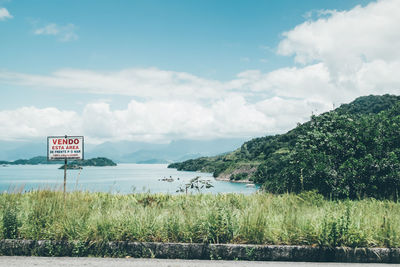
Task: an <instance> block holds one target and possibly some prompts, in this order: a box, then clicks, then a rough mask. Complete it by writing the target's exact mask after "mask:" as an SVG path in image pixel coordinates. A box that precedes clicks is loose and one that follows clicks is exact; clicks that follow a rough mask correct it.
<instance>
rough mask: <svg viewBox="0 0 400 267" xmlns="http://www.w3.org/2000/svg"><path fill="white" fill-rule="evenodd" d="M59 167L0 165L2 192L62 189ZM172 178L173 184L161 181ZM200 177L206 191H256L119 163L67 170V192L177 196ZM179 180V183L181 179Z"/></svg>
mask: <svg viewBox="0 0 400 267" xmlns="http://www.w3.org/2000/svg"><path fill="white" fill-rule="evenodd" d="M59 167H60V166H59V165H14V166H13V165H10V166H7V167H2V166H1V165H0V192H4V191H10V192H15V191H20V190H30V189H38V188H51V189H57V188H60V189H61V188H62V186H63V180H64V171H63V170H59V169H58V168H59ZM170 176H171V177H172V178H173V179H174V181H173V182H165V181H159V179H162V178H164V177H167V178H169V177H170ZM196 176H201V177H202V178H204V179H209V180H210V181H211V183H212V184H213V185H214V187H213V188H210V189H207V190H204V191H203V192H212V193H228V192H233V193H247V194H249V193H252V192H255V191H256V190H257V189H256V188H248V187H246V185H245V184H238V183H230V182H222V181H216V180H215V179H214V178H213V177H212V174H210V173H198V172H184V171H177V170H175V169H168V168H167V165H166V164H119V165H118V166H116V167H84V169H82V170H68V171H67V190H88V191H98V192H113V193H132V192H148V191H150V192H151V193H175V192H176V190H177V189H178V188H179V186H181V185H182V186H183V185H184V184H185V183H187V182H188V181H189V180H190V179H192V178H194V177H196ZM178 178H179V180H178Z"/></svg>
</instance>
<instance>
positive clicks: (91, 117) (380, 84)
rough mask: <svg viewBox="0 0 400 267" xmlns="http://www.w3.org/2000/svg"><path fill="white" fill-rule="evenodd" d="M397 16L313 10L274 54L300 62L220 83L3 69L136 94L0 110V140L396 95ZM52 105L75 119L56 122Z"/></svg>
mask: <svg viewBox="0 0 400 267" xmlns="http://www.w3.org/2000/svg"><path fill="white" fill-rule="evenodd" d="M398 14H400V1H398V0H381V1H378V2H374V3H371V4H369V5H367V6H365V7H361V6H357V7H355V8H353V9H351V10H349V11H340V12H339V11H332V10H326V11H324V12H320V13H319V14H318V18H317V19H316V20H311V18H310V19H309V20H308V21H306V22H304V23H302V24H300V25H298V26H296V27H295V28H294V29H292V30H290V31H288V32H286V33H285V34H284V39H283V40H282V41H281V43H280V44H279V46H278V52H279V53H280V54H282V55H285V56H294V57H295V61H296V62H297V63H299V64H297V65H296V66H293V67H286V68H280V69H276V70H274V71H271V72H268V73H263V72H261V71H259V70H247V71H244V72H241V73H239V74H238V75H237V76H236V77H235V78H234V79H232V80H230V81H224V82H223V81H217V80H210V79H204V78H201V77H198V76H195V75H192V74H190V73H185V72H176V71H166V70H160V69H157V68H147V69H138V68H136V69H125V70H120V71H114V72H99V71H91V70H79V69H64V70H59V71H56V72H54V73H52V74H50V75H34V74H24V73H12V72H6V71H0V83H3V84H18V85H21V86H27V87H34V88H43V87H46V88H55V89H57V88H65V89H71V90H75V91H77V92H83V93H91V94H102V95H107V97H111V96H112V95H114V94H119V95H126V96H128V97H134V98H136V99H141V100H140V101H138V100H132V101H131V102H130V103H129V105H128V106H127V107H125V108H121V109H112V108H111V106H110V104H109V103H107V102H106V101H101V102H97V103H89V104H87V105H86V106H85V108H84V110H83V111H82V112H81V113H77V112H74V111H66V110H57V109H54V108H52V109H50V110H45V109H37V108H33V107H31V108H21V109H16V110H11V111H0V133H1V134H0V139H7V138H8V139H10V138H12V136H17V137H19V138H23V137H24V136H25V137H31V136H39V135H41V136H43V135H46V134H58V132H57V133H54V132H53V131H61V132H62V133H60V134H65V133H70V132H73V133H74V134H77V133H78V134H85V135H86V136H88V137H89V138H90V139H91V140H94V141H95V142H102V141H106V140H121V139H122V140H140V141H144V140H145V141H168V140H171V139H177V138H213V137H228V136H229V137H239V136H241V137H243V136H257V135H265V134H272V133H277V132H284V131H286V130H289V129H290V128H292V127H294V126H295V124H296V123H297V122H304V121H305V120H307V119H308V118H309V116H310V115H311V112H313V113H314V114H318V113H321V112H325V111H327V110H329V109H331V108H332V106H333V104H335V105H336V106H337V105H339V104H340V103H344V102H349V101H351V100H353V99H354V98H356V97H358V96H361V95H368V94H384V93H393V94H399V93H400V49H398V48H399V47H400V31H399V25H400V16H398ZM57 30H58V28H57V27H55V28H53V27H50V28H48V29H46V30H43V34H44V32H45V31H47V32H48V34H55V35H57V34H58V33H57ZM50 113H53V114H57V115H59V116H60V117H61V118H65V120H66V121H67V122H68V123H72V122H74V123H72V124H71V126H68V125H67V126H65V124H63V125H61V124H57V122H55V119H54V118H53V117H51V116H53V115H50ZM48 116H49V117H48ZM10 118H11V119H10ZM47 121H49V122H52V121H53V122H54V125H59V127H60V128H58V127H53V126H48V125H47V124H44V123H45V122H47ZM62 127H64V128H62ZM45 133H46V134H45Z"/></svg>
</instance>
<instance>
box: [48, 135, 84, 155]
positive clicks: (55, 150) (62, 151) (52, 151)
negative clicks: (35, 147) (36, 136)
mask: <svg viewBox="0 0 400 267" xmlns="http://www.w3.org/2000/svg"><path fill="white" fill-rule="evenodd" d="M47 159H48V160H62V159H83V136H68V137H65V136H49V137H47Z"/></svg>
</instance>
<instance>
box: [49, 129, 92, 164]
mask: <svg viewBox="0 0 400 267" xmlns="http://www.w3.org/2000/svg"><path fill="white" fill-rule="evenodd" d="M65 137H67V138H68V139H69V138H77V137H78V138H82V158H57V159H50V158H49V139H50V138H62V139H65ZM84 144H85V137H84V136H83V135H67V136H65V135H62V136H47V161H60V160H66V159H73V160H84V159H85V146H84Z"/></svg>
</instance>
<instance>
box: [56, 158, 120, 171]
mask: <svg viewBox="0 0 400 267" xmlns="http://www.w3.org/2000/svg"><path fill="white" fill-rule="evenodd" d="M86 166H94V167H105V166H117V164H116V163H115V162H114V161H112V160H111V159H108V158H104V157H98V158H92V159H86V160H74V161H71V162H68V163H67V169H72V170H74V169H75V170H76V169H82V168H83V167H86ZM64 167H65V164H63V165H62V166H61V167H60V168H59V169H64Z"/></svg>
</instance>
